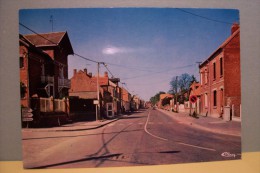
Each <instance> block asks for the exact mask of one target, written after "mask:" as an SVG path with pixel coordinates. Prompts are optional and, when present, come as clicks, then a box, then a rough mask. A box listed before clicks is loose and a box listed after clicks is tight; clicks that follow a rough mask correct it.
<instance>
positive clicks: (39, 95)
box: [19, 32, 73, 120]
mask: <svg viewBox="0 0 260 173" xmlns="http://www.w3.org/2000/svg"><path fill="white" fill-rule="evenodd" d="M19 54H20V57H19V62H20V88H21V106H22V107H26V108H32V109H33V111H34V112H33V114H34V120H35V119H36V118H37V117H38V119H39V118H40V117H42V118H43V117H47V116H48V117H49V116H50V115H51V114H52V115H53V117H54V116H55V114H56V113H62V112H63V113H66V114H67V113H68V107H67V106H68V105H67V104H66V101H65V100H60V99H61V98H64V97H67V96H68V89H69V87H70V82H69V80H68V55H70V54H73V49H72V46H71V43H70V40H69V37H68V34H67V32H56V33H46V34H39V35H37V34H32V35H19Z"/></svg>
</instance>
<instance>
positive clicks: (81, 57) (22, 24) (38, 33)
mask: <svg viewBox="0 0 260 173" xmlns="http://www.w3.org/2000/svg"><path fill="white" fill-rule="evenodd" d="M19 25H21V26H22V27H24V28H26V29H28V30H29V31H31V32H33V33H34V34H36V35H38V36H40V37H41V38H43V39H45V40H47V41H49V42H50V43H52V44H55V45H57V46H58V43H55V42H53V41H51V40H50V39H48V38H46V37H44V36H42V35H41V34H39V33H37V32H36V31H34V30H32V29H31V28H29V27H27V26H25V25H24V24H22V23H20V22H19ZM74 55H76V56H78V57H80V58H82V59H85V60H88V61H91V62H94V63H98V61H95V60H92V59H89V58H86V57H84V56H82V55H79V54H77V53H74Z"/></svg>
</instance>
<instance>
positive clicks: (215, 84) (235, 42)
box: [199, 24, 241, 119]
mask: <svg viewBox="0 0 260 173" xmlns="http://www.w3.org/2000/svg"><path fill="white" fill-rule="evenodd" d="M199 68H200V84H201V114H203V115H207V116H212V117H221V116H223V113H224V108H225V107H226V106H227V107H230V108H231V109H232V115H231V116H232V117H233V118H238V119H239V118H240V116H241V115H240V106H241V74H240V28H239V25H238V24H233V26H232V28H231V36H230V37H228V38H227V39H226V40H225V41H224V42H223V43H222V45H221V46H220V47H219V48H218V49H217V50H216V51H214V52H213V53H212V54H211V56H210V57H209V58H208V59H207V60H205V61H204V62H202V63H201V64H200V66H199Z"/></svg>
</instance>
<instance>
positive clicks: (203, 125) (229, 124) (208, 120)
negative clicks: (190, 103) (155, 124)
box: [157, 109, 241, 136]
mask: <svg viewBox="0 0 260 173" xmlns="http://www.w3.org/2000/svg"><path fill="white" fill-rule="evenodd" d="M157 110H158V111H160V112H163V113H165V114H167V115H169V116H170V117H171V118H173V119H175V120H176V121H178V122H179V123H181V124H185V125H188V126H192V127H195V128H198V129H201V130H205V131H209V132H213V133H218V134H225V135H231V136H241V122H237V121H224V120H223V119H221V118H212V117H204V116H199V118H193V117H191V116H189V114H188V113H175V112H169V111H166V110H162V109H157Z"/></svg>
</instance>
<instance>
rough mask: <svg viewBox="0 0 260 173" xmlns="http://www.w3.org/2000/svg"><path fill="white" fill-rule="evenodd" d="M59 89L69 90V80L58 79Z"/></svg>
mask: <svg viewBox="0 0 260 173" xmlns="http://www.w3.org/2000/svg"><path fill="white" fill-rule="evenodd" d="M58 86H59V88H70V80H69V79H62V78H59V79H58Z"/></svg>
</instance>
